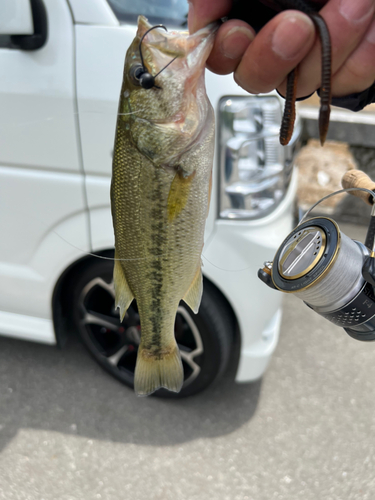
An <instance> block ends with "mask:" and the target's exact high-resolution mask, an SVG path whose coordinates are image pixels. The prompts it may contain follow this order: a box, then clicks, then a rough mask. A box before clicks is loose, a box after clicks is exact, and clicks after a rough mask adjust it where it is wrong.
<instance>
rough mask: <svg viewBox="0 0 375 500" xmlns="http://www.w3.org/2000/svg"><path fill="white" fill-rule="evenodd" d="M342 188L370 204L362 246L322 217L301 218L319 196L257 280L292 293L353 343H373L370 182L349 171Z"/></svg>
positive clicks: (374, 220) (373, 193) (373, 195)
mask: <svg viewBox="0 0 375 500" xmlns="http://www.w3.org/2000/svg"><path fill="white" fill-rule="evenodd" d="M342 185H343V187H344V188H345V189H344V191H346V190H349V191H350V193H351V194H354V195H355V196H358V197H360V198H362V199H363V200H364V201H365V202H366V203H368V204H370V205H372V211H371V220H370V224H369V227H368V232H367V236H366V241H365V243H364V244H363V243H361V242H359V241H355V240H352V239H351V238H349V237H348V236H346V235H345V234H344V233H343V232H342V231H341V230H340V228H339V226H338V225H337V223H336V222H335V221H334V220H332V219H330V218H328V217H315V218H311V219H308V220H306V217H307V216H308V215H309V213H310V212H311V210H312V209H313V208H314V207H315V206H316V205H318V204H319V203H321V202H322V201H323V200H324V199H326V198H327V197H325V198H322V199H321V200H319V202H318V203H316V204H315V205H314V206H313V207H311V209H310V210H309V211H308V212H307V213H306V214H305V216H304V217H303V218H302V219H301V221H300V222H299V224H298V226H297V227H296V228H295V229H294V230H293V231H292V232H291V233H290V234H289V235H288V236H287V237H286V238H285V240H284V241H283V243H282V244H281V246H280V248H279V249H278V251H277V252H276V255H275V258H274V260H273V262H266V263H265V265H264V267H263V269H259V271H258V277H259V278H260V279H261V280H262V281H263V282H264V283H265V284H266V285H268V286H269V287H270V288H273V289H275V290H280V291H282V292H284V293H294V294H295V295H296V296H297V297H299V298H300V299H302V300H303V301H304V302H305V304H306V305H307V306H309V307H310V308H311V309H313V310H314V311H315V312H317V313H318V314H320V316H323V317H324V318H326V319H328V320H329V321H331V322H332V323H333V324H335V325H338V326H341V327H343V328H344V330H345V331H346V332H347V333H348V335H350V336H351V337H353V338H354V339H356V340H375V204H374V202H375V183H374V182H372V181H371V179H370V178H369V177H368V176H367V175H366V174H365V173H364V172H361V171H359V170H351V171H349V172H347V173H346V174H345V175H344V177H343V179H342ZM340 192H342V191H337V192H336V193H332V194H331V195H329V197H330V196H333V195H335V194H338V193H340Z"/></svg>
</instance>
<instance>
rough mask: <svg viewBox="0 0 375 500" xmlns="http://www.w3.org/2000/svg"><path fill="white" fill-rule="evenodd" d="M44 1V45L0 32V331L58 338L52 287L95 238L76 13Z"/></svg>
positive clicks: (58, 0) (59, 0) (54, 0)
mask: <svg viewBox="0 0 375 500" xmlns="http://www.w3.org/2000/svg"><path fill="white" fill-rule="evenodd" d="M34 3H35V2H34ZM37 3H38V4H39V5H40V4H41V3H42V4H43V5H42V7H43V6H44V8H45V10H46V19H47V30H48V37H47V40H46V43H45V44H44V45H43V46H42V47H41V48H39V49H37V50H22V49H20V48H18V47H17V46H16V45H14V44H12V43H10V38H9V37H7V36H2V37H0V67H1V74H2V76H1V78H0V109H1V113H0V235H1V238H0V334H9V335H16V336H20V337H24V338H33V339H34V340H41V341H45V342H54V333H53V328H52V322H51V296H52V292H53V288H54V285H55V283H56V280H57V278H58V276H59V275H60V274H61V273H62V272H63V270H64V268H65V267H66V266H67V265H68V264H69V263H70V262H72V261H73V260H74V259H75V258H77V256H78V255H81V254H82V252H81V251H80V250H78V248H79V249H82V250H88V249H89V238H88V224H87V213H86V204H85V193H84V178H83V171H82V164H81V156H80V147H79V141H78V127H77V123H78V116H77V109H76V98H75V79H74V61H75V53H74V50H75V47H74V30H73V20H72V16H71V12H70V9H69V6H68V3H67V1H66V0H38V2H37ZM34 25H35V19H34ZM58 235H60V236H61V237H62V238H63V239H61V237H59V236H58ZM64 240H65V241H64ZM27 318H30V320H27ZM38 321H39V322H38ZM27 325H28V326H27Z"/></svg>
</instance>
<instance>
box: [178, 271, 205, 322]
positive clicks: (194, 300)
mask: <svg viewBox="0 0 375 500" xmlns="http://www.w3.org/2000/svg"><path fill="white" fill-rule="evenodd" d="M202 294H203V277H202V270H201V268H200V266H199V267H198V270H197V272H196V274H195V276H194V279H193V281H192V283H191V285H190V288H189V290H188V291H187V292H186V294H185V296H184V297H183V299H182V300H183V301H184V302H186V304H187V305H188V306H189V307H190V309H191V310H192V311H193V313H194V314H197V313H198V311H199V306H200V303H201V300H202Z"/></svg>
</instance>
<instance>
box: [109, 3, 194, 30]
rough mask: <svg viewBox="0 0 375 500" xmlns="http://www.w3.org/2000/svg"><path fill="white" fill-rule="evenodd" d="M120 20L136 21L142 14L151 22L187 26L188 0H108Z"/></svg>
mask: <svg viewBox="0 0 375 500" xmlns="http://www.w3.org/2000/svg"><path fill="white" fill-rule="evenodd" d="M107 1H108V3H109V5H110V6H111V7H112V10H113V11H114V13H115V14H116V16H117V18H118V19H119V21H122V22H136V21H137V18H138V16H139V15H140V14H142V15H144V16H145V17H147V19H148V20H149V22H150V23H151V24H158V23H164V24H167V25H172V26H186V25H187V24H186V19H187V12H188V3H187V0H137V1H134V0H107Z"/></svg>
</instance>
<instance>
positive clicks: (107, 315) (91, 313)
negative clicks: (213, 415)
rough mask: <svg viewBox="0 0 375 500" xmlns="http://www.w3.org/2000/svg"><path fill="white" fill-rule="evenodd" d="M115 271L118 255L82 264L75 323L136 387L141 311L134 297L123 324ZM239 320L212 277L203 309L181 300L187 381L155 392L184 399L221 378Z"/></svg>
mask: <svg viewBox="0 0 375 500" xmlns="http://www.w3.org/2000/svg"><path fill="white" fill-rule="evenodd" d="M112 275H113V261H112V260H99V259H93V260H90V261H88V262H87V263H86V264H85V266H84V267H83V269H81V272H80V275H79V278H78V280H77V282H76V283H75V285H74V291H73V297H72V299H73V300H72V309H73V310H72V318H73V324H74V327H75V330H77V331H78V332H79V335H80V337H81V340H82V342H83V344H84V345H85V347H86V348H87V349H88V350H89V352H90V353H91V355H92V356H93V357H94V358H95V360H96V361H97V362H98V363H99V364H100V366H101V367H102V368H104V369H105V370H106V371H107V372H109V373H110V374H111V375H112V376H113V377H115V378H116V379H118V380H120V381H121V382H122V383H124V384H126V385H127V386H129V387H133V386H134V370H135V362H136V356H137V349H138V345H139V341H140V322H139V315H138V311H137V307H136V302H135V301H133V303H132V304H131V306H130V307H129V309H128V311H127V313H126V315H125V318H124V321H123V323H120V318H119V314H118V311H117V310H115V307H114V287H113V277H112ZM233 323H234V321H233V317H232V313H231V311H230V309H229V306H228V305H227V303H226V301H225V299H224V298H223V297H222V295H221V294H220V292H219V291H218V290H217V289H216V288H215V287H214V286H213V285H212V284H211V283H210V282H208V281H207V280H205V282H204V292H203V297H202V302H201V305H200V309H199V312H198V314H194V313H193V312H192V311H191V310H190V308H189V307H188V306H187V305H186V304H185V303H184V302H182V301H181V303H180V305H179V308H178V312H177V316H176V323H175V335H176V340H177V343H178V345H179V348H180V352H181V358H182V362H183V367H184V377H185V381H184V385H183V387H182V389H181V391H180V392H179V393H178V394H176V393H173V392H170V391H167V390H165V389H160V390H158V391H156V393H155V395H156V396H159V397H167V398H181V397H185V396H189V395H192V394H195V393H197V392H200V391H202V390H203V389H205V388H206V387H208V386H209V385H210V384H212V383H213V382H214V381H217V380H218V379H219V377H220V376H221V375H222V374H223V373H224V371H225V368H226V367H227V364H228V361H229V358H230V354H231V347H232V343H233V330H234V326H233Z"/></svg>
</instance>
